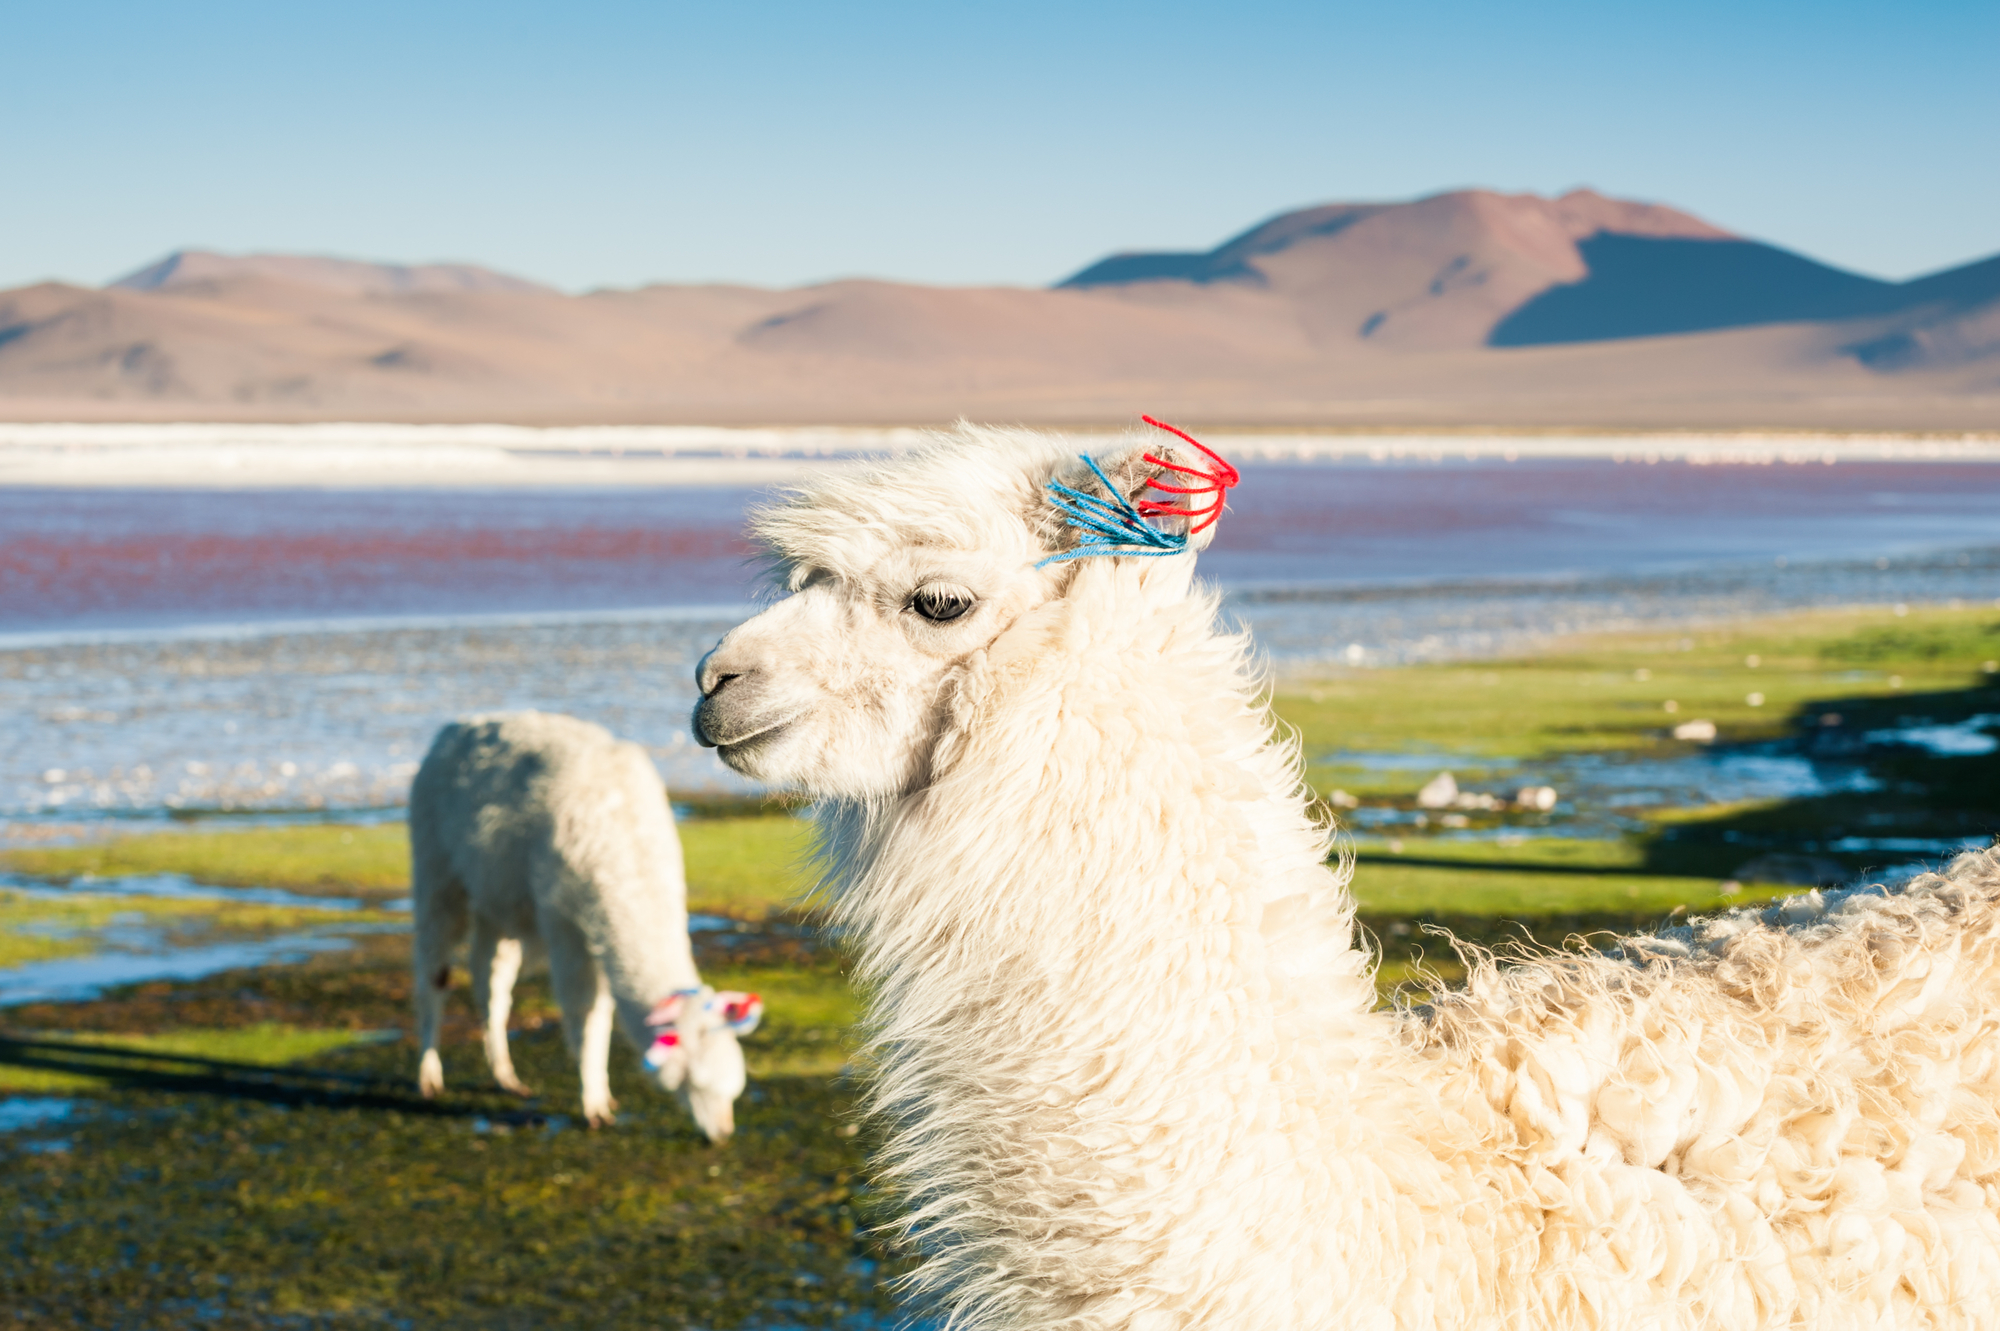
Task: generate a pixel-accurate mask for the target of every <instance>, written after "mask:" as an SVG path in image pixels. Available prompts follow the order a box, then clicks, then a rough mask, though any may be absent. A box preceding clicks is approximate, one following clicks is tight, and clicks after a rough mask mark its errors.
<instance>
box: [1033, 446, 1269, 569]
mask: <svg viewBox="0 0 2000 1331" xmlns="http://www.w3.org/2000/svg"><path fill="white" fill-rule="evenodd" d="M1144 420H1145V422H1146V424H1148V425H1150V426H1152V427H1154V428H1155V429H1157V430H1160V431H1162V432H1164V433H1165V434H1167V435H1170V436H1172V437H1171V438H1169V439H1161V438H1159V437H1158V436H1154V437H1153V438H1150V439H1141V440H1136V441H1134V442H1133V443H1130V444H1126V445H1123V446H1121V447H1119V448H1115V449H1113V450H1111V451H1110V452H1108V453H1103V454H1100V455H1097V456H1094V457H1093V456H1086V457H1081V458H1078V459H1077V460H1076V461H1075V462H1072V463H1068V464H1066V465H1064V466H1062V467H1059V468H1057V469H1056V472H1055V474H1054V475H1053V476H1052V477H1051V478H1050V482H1049V486H1048V490H1047V496H1046V500H1045V514H1046V516H1045V519H1044V524H1043V535H1044V539H1045V541H1046V543H1047V544H1048V545H1050V546H1052V547H1055V548H1057V549H1058V550H1059V553H1058V554H1056V555H1054V556H1052V557H1051V558H1049V559H1048V560H1045V561H1043V562H1044V563H1062V562H1066V561H1068V560H1071V559H1077V558H1081V557H1084V556H1086V555H1154V556H1157V555H1171V554H1180V553H1182V552H1184V551H1186V552H1192V551H1197V550H1201V549H1203V548H1205V547H1206V546H1207V545H1208V543H1209V542H1210V541H1212V540H1213V539H1214V538H1215V524H1216V520H1217V519H1218V518H1219V517H1220V516H1221V515H1222V506H1223V497H1224V495H1225V493H1226V492H1227V491H1228V490H1229V488H1230V487H1231V486H1233V485H1235V484H1236V483H1237V482H1238V481H1239V480H1240V479H1241V476H1240V475H1239V474H1238V472H1237V470H1236V468H1234V467H1232V466H1230V465H1229V463H1227V462H1225V461H1223V459H1222V458H1221V457H1220V456H1219V455H1217V454H1216V453H1215V452H1213V451H1211V450H1210V449H1209V448H1208V447H1207V446H1206V445H1204V444H1202V443H1201V442H1200V441H1198V440H1196V439H1195V438H1194V437H1193V436H1192V435H1189V434H1187V433H1186V432H1185V431H1182V430H1178V429H1176V428H1174V427H1173V426H1171V425H1167V424H1165V423H1164V422H1161V421H1156V420H1154V419H1153V418H1152V417H1151V416H1147V417H1145V418H1144Z"/></svg>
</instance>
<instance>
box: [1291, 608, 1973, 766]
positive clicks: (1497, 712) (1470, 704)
mask: <svg viewBox="0 0 2000 1331" xmlns="http://www.w3.org/2000/svg"><path fill="white" fill-rule="evenodd" d="M1885 620H1886V621H1887V622H1886V623H1885V622H1884V621H1885ZM1752 657H1755V658H1757V664H1756V665H1754V666H1752V665H1751V664H1749V661H1750V658H1752ZM1996 659H2000V611H1996V610H1995V609H1993V608H1990V607H1984V608H1980V609H1976V610H1956V611H1954V610H1939V609H1922V608H1919V609H1912V610H1910V611H1909V612H1908V614H1907V615H1904V616H1894V615H1891V614H1889V613H1888V612H1886V611H1884V610H1882V609H1881V608H1879V607H1876V608H1872V609H1865V610H1841V611H1825V612H1817V613H1811V614H1798V615H1789V616H1785V617H1782V618H1772V619H1766V620H1759V621H1752V622H1749V623H1744V624H1734V625H1726V626H1721V627H1715V628H1707V629H1687V630H1675V631H1658V632H1645V633H1632V634H1620V635H1615V636H1611V635H1607V636H1600V637H1594V638H1584V639H1577V640H1574V641H1571V642H1567V643H1563V644H1559V645H1558V646H1557V647H1555V648H1554V649H1551V650H1548V651H1544V652H1540V653H1537V654H1535V655H1532V656H1522V657H1519V658H1507V659H1501V660H1494V661H1485V662H1478V663H1473V664H1453V665H1436V666H1427V665H1426V666H1409V667H1402V668H1397V669H1385V670H1342V671H1338V672H1334V673H1331V674H1329V675H1327V676H1326V677H1325V678H1322V679H1317V680H1311V681H1297V682H1288V683H1286V684H1285V685H1284V686H1283V687H1281V688H1280V689H1279V690H1278V692H1277V695H1276V698H1275V700H1274V701H1275V706H1276V710H1277V712H1278V715H1279V716H1280V718H1281V719H1282V720H1284V721H1285V722H1286V723H1287V724H1289V725H1291V726H1292V727H1294V728H1296V729H1297V731H1298V732H1299V735H1300V738H1301V740H1302V742H1303V746H1304V749H1305V753H1306V756H1307V758H1308V760H1309V763H1310V764H1311V770H1310V772H1309V775H1310V777H1311V779H1312V780H1313V781H1314V783H1315V784H1316V785H1318V786H1319V787H1320V788H1322V789H1327V788H1331V787H1333V786H1336V785H1337V786H1341V787H1342V788H1344V789H1347V790H1350V791H1353V792H1354V793H1357V794H1374V793H1379V794H1404V793H1408V792H1410V791H1414V790H1415V789H1416V788H1417V787H1418V786H1419V785H1421V784H1422V783H1423V782H1424V781H1425V780H1426V779H1428V778H1429V776H1430V775H1431V773H1430V772H1429V771H1427V770H1423V771H1418V770H1412V771H1397V772H1373V771H1367V770H1364V769H1361V768H1357V767H1352V766H1347V765H1343V764H1340V763H1338V761H1337V760H1333V759H1331V758H1330V757H1329V755H1333V754H1337V753H1339V752H1343V751H1345V752H1355V753H1371V752H1373V753H1410V752H1422V751H1425V750H1431V751H1435V752H1436V753H1437V754H1438V755H1439V762H1438V766H1439V767H1452V768H1453V769H1454V770H1456V771H1459V772H1462V773H1463V772H1468V771H1476V770H1477V767H1478V763H1477V760H1478V759H1480V758H1487V759H1496V758H1506V759H1522V758H1537V757H1544V756H1548V755H1551V754H1555V753H1562V752H1578V751H1603V750H1633V749H1638V750H1648V749H1664V748H1668V747H1671V746H1673V745H1674V744H1675V741H1673V740H1672V739H1671V738H1669V736H1668V732H1669V731H1670V730H1671V728H1672V727H1673V726H1674V725H1675V724H1677V723H1679V722H1682V721H1689V720H1694V719H1696V718H1701V719H1706V720H1710V721H1713V722H1714V723H1715V725H1716V727H1717V730H1718V732H1719V734H1720V738H1721V739H1722V740H1723V741H1725V742H1727V741H1744V740H1759V739H1773V738H1776V737H1778V736H1779V735H1781V734H1783V733H1785V731H1786V730H1787V728H1788V726H1789V725H1790V723H1791V721H1792V719H1793V717H1794V716H1795V714H1796V713H1797V712H1798V710H1799V709H1800V708H1801V707H1802V706H1804V705H1806V704H1808V703H1813V702H1819V701H1822V700H1825V699H1829V698H1874V699H1881V700H1894V699H1896V698H1897V697H1898V696H1899V695H1900V696H1908V695H1911V694H1917V693H1922V692H1925V691H1931V692H1945V691H1954V690H1964V689H1966V688H1968V687H1972V686H1976V685H1980V684H1983V683H1990V682H1991V680H1992V677H1991V676H1989V675H1988V674H1987V673H1986V672H1985V670H1984V666H1985V664H1986V663H1987V662H1989V661H1994V660H1996ZM1752 694H1761V695H1762V697H1763V701H1762V703H1761V704H1760V705H1755V706H1753V705H1752V704H1751V703H1750V701H1749V699H1750V696H1751V695H1752ZM1669 702H1671V703H1673V704H1674V708H1673V710H1672V711H1669V710H1667V704H1668V703H1669Z"/></svg>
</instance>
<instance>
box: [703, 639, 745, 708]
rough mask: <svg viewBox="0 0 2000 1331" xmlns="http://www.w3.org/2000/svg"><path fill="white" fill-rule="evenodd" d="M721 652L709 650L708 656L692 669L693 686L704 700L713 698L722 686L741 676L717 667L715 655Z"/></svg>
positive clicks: (718, 649) (714, 649) (738, 672)
mask: <svg viewBox="0 0 2000 1331" xmlns="http://www.w3.org/2000/svg"><path fill="white" fill-rule="evenodd" d="M721 650H722V648H721V647H711V648H709V650H708V655H706V656H704V657H702V658H701V662H700V664H698V665H696V666H695V668H694V684H695V687H696V688H698V689H700V690H701V696H702V697H704V698H713V697H714V696H715V695H716V694H717V693H718V692H720V691H721V689H722V686H723V685H724V684H727V683H728V682H729V681H730V680H732V679H737V678H740V677H741V676H742V674H743V672H742V671H740V670H729V671H725V670H722V669H720V668H718V667H717V665H716V664H715V654H716V653H717V652H719V651H721Z"/></svg>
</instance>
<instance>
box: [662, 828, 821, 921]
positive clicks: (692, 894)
mask: <svg viewBox="0 0 2000 1331" xmlns="http://www.w3.org/2000/svg"><path fill="white" fill-rule="evenodd" d="M680 834H681V850H682V853H683V854H684V855H685V856H686V857H687V883H688V909H689V910H692V911H695V912H696V913H699V914H709V915H730V916H734V917H736V918H739V919H762V918H764V917H765V916H766V915H768V914H770V913H771V912H772V911H774V910H782V909H784V908H786V907H788V906H792V905H796V904H798V903H799V901H800V898H801V897H802V896H803V894H804V893H805V892H806V891H808V890H809V889H810V888H811V886H812V882H813V880H812V875H811V873H810V871H809V869H808V867H807V864H806V859H807V856H808V855H809V854H810V852H811V846H812V827H811V825H810V824H808V823H807V822H806V821H805V820H804V819H802V818H794V817H791V816H789V815H785V814H778V815H769V814H766V815H763V816H760V817H755V818H717V819H712V820H711V819H701V820H693V821H689V822H685V823H682V824H681V827H680Z"/></svg>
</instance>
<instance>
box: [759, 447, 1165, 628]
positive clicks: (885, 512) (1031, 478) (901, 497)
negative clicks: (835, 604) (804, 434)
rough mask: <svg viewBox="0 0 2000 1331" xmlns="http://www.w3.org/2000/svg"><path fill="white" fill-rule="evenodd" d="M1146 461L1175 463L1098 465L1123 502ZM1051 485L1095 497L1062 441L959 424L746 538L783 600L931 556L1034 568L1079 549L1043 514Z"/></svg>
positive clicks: (1058, 521)
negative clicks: (765, 553) (771, 563)
mask: <svg viewBox="0 0 2000 1331" xmlns="http://www.w3.org/2000/svg"><path fill="white" fill-rule="evenodd" d="M1138 442H1144V443H1145V444H1146V447H1145V448H1144V449H1140V448H1135V447H1132V445H1133V444H1135V443H1138ZM1144 452H1152V453H1154V454H1155V455H1156V456H1162V457H1166V456H1172V455H1173V454H1171V453H1170V451H1169V448H1168V441H1165V440H1153V439H1147V440H1143V441H1141V440H1140V439H1139V438H1138V437H1137V436H1128V437H1126V438H1124V439H1121V440H1119V441H1118V442H1117V443H1116V444H1114V445H1113V446H1112V448H1111V449H1110V450H1108V453H1109V456H1108V457H1101V458H1100V459H1099V460H1100V464H1101V465H1104V466H1105V467H1106V468H1107V472H1108V474H1109V475H1110V476H1111V478H1112V480H1113V482H1114V483H1115V484H1117V485H1118V486H1119V487H1120V489H1122V490H1124V491H1125V493H1126V494H1127V495H1128V496H1129V495H1131V494H1134V493H1136V492H1137V491H1139V490H1140V489H1142V488H1143V487H1144V485H1145V483H1146V481H1147V480H1149V479H1150V478H1151V477H1152V476H1153V475H1155V474H1157V472H1158V468H1156V467H1151V466H1147V465H1146V464H1145V463H1144V462H1143V460H1142V457H1141V455H1142V454H1143V453H1144ZM1052 479H1059V480H1062V481H1064V482H1065V483H1067V484H1073V485H1077V486H1079V487H1081V488H1085V489H1087V490H1089V491H1092V492H1095V491H1097V490H1101V489H1102V486H1101V485H1100V484H1099V483H1098V482H1097V480H1096V478H1095V477H1093V476H1092V475H1091V474H1090V471H1089V469H1088V467H1087V466H1086V465H1085V464H1084V463H1083V461H1082V460H1081V458H1080V457H1079V455H1078V452H1077V448H1076V445H1075V444H1074V443H1072V442H1070V441H1068V440H1065V439H1062V438H1060V437H1058V436H1053V435H1047V434H1039V433H1036V432H1034V431H1029V430H1008V429H995V428H991V427H983V426H976V425H971V424H968V423H965V422H960V423H959V424H958V425H957V426H956V427H954V428H953V429H952V430H951V431H950V432H949V433H947V434H940V435H936V436H933V437H932V438H931V439H930V440H929V441H928V442H926V443H925V444H924V445H923V446H921V447H920V448H918V449H916V450H915V451H913V452H911V453H908V454H905V455H903V456H901V457H898V458H894V459H891V460H888V461H884V462H879V463H876V464H873V465H871V466H867V467H860V468H855V469H853V470H849V471H843V472H839V473H836V474H833V475H829V476H825V477H821V478H818V479H815V480H814V481H812V482H810V483H809V484H806V485H802V486H799V487H797V488H796V489H794V490H792V491H790V492H789V493H788V494H786V496H785V497H784V498H783V499H782V500H780V501H779V502H778V503H775V504H772V505H770V506H768V507H765V508H763V509H760V510H758V511H756V512H754V513H752V514H751V517H750V530H751V533H752V534H753V535H754V536H756V537H757V539H758V540H760V541H761V542H762V543H763V544H764V545H765V546H766V548H767V549H769V550H770V552H771V554H772V555H773V557H774V558H775V560H776V561H777V564H778V568H777V575H778V579H779V581H780V582H781V583H782V584H783V585H784V587H785V588H786V589H787V590H790V591H797V590H798V589H799V588H800V587H802V586H804V585H805V584H806V583H807V582H808V581H810V580H811V579H812V577H813V576H814V575H815V574H826V575H829V576H831V577H834V578H836V579H839V580H841V581H862V580H867V579H870V578H872V577H874V576H878V575H879V574H880V573H881V572H882V571H883V568H884V566H885V565H887V564H893V563H896V562H910V561H914V562H919V563H920V562H922V559H923V558H924V556H926V555H957V556H966V555H976V556H979V557H981V558H982V559H986V560H993V561H1001V562H1013V561H1019V562H1020V563H1022V564H1026V565H1032V564H1034V563H1035V562H1036V561H1038V560H1040V559H1042V558H1044V557H1045V556H1047V555H1049V554H1051V553H1054V552H1056V551H1059V550H1063V549H1066V548H1068V547H1069V546H1070V545H1072V544H1073V543H1074V541H1073V539H1072V535H1071V533H1070V532H1069V529H1068V528H1067V526H1066V524H1065V523H1064V522H1063V520H1062V517H1061V515H1060V514H1059V513H1057V512H1056V511H1055V509H1054V508H1053V507H1051V505H1050V504H1049V502H1048V483H1049V481H1051V480H1052Z"/></svg>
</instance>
